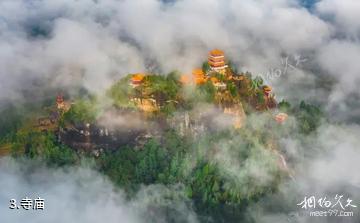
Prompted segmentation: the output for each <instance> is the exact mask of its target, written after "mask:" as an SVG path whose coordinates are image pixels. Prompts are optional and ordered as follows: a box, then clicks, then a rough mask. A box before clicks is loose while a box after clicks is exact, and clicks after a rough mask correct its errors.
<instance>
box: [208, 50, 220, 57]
mask: <svg viewBox="0 0 360 223" xmlns="http://www.w3.org/2000/svg"><path fill="white" fill-rule="evenodd" d="M209 54H210V56H214V57H218V56H224V51H222V50H219V49H213V50H211V51H210V53H209Z"/></svg>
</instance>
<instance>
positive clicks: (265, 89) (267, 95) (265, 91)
mask: <svg viewBox="0 0 360 223" xmlns="http://www.w3.org/2000/svg"><path fill="white" fill-rule="evenodd" d="M271 90H272V89H271V87H269V86H267V85H265V86H264V87H263V91H264V95H265V96H266V97H270V94H271Z"/></svg>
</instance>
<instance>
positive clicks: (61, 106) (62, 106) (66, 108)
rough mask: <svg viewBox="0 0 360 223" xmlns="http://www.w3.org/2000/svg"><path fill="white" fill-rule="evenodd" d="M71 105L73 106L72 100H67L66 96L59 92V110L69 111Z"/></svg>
mask: <svg viewBox="0 0 360 223" xmlns="http://www.w3.org/2000/svg"><path fill="white" fill-rule="evenodd" d="M70 107H71V104H70V102H66V101H65V100H64V97H63V95H62V94H58V95H57V96H56V108H57V109H58V110H61V111H63V112H67V111H69V109H70Z"/></svg>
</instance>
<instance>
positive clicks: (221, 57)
mask: <svg viewBox="0 0 360 223" xmlns="http://www.w3.org/2000/svg"><path fill="white" fill-rule="evenodd" d="M208 63H209V65H210V69H211V70H212V71H216V72H218V73H221V74H225V72H226V68H227V65H226V63H225V54H224V52H223V51H222V50H219V49H215V50H211V51H210V52H209V59H208Z"/></svg>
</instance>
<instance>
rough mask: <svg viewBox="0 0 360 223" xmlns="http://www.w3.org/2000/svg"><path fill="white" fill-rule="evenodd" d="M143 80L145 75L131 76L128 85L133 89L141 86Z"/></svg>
mask: <svg viewBox="0 0 360 223" xmlns="http://www.w3.org/2000/svg"><path fill="white" fill-rule="evenodd" d="M144 78H145V74H141V73H137V74H133V75H132V77H131V82H130V85H131V86H133V87H138V86H140V85H141V84H142V82H143V81H144Z"/></svg>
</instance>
